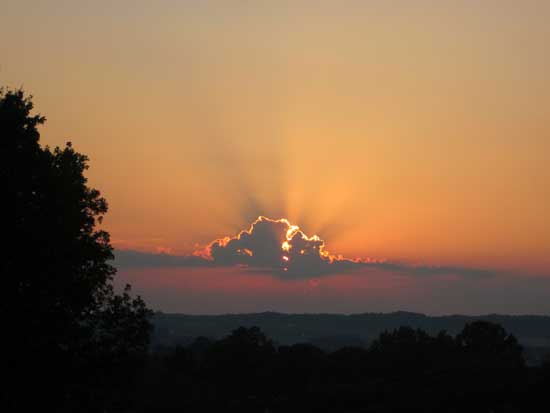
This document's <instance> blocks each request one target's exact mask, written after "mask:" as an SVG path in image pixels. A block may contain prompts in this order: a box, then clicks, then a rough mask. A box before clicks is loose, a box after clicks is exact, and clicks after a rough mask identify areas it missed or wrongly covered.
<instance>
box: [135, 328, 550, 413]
mask: <svg viewBox="0 0 550 413" xmlns="http://www.w3.org/2000/svg"><path fill="white" fill-rule="evenodd" d="M548 384H550V365H548V364H545V365H543V366H540V367H526V366H525V363H524V360H523V357H522V351H521V347H520V346H519V345H518V343H517V340H516V339H515V337H514V336H513V335H510V334H508V333H507V332H506V331H505V330H504V328H503V327H502V326H500V325H498V324H494V323H490V322H486V321H476V322H473V323H469V324H467V325H466V326H465V327H464V329H463V330H462V332H460V333H459V334H458V335H456V336H451V335H449V334H447V333H446V332H444V331H442V332H440V333H439V334H437V335H435V336H432V335H429V334H428V333H426V332H425V331H423V330H420V329H413V328H410V327H400V328H399V329H396V330H393V331H386V332H383V333H382V334H381V335H380V336H379V337H378V339H376V340H375V341H374V342H373V343H372V344H371V345H370V346H369V347H368V348H365V347H347V348H342V349H340V350H337V351H335V352H331V353H326V352H324V351H322V350H321V349H319V348H318V347H315V346H313V345H311V344H294V345H291V346H286V345H283V346H277V345H276V344H275V343H274V342H273V341H272V340H271V339H269V338H268V337H266V335H265V334H263V333H262V332H261V330H260V329H259V328H257V327H252V328H244V327H241V328H239V329H236V330H235V331H233V333H232V334H230V335H229V336H227V337H225V338H223V339H221V340H217V341H214V340H209V339H207V338H204V337H201V338H198V339H196V340H195V341H194V342H193V343H192V344H190V345H188V346H185V347H184V346H178V347H175V348H171V349H168V348H166V349H164V350H163V351H157V352H155V353H153V354H151V355H150V357H149V360H148V361H147V363H146V366H145V368H144V370H143V375H142V380H141V381H140V382H139V384H138V389H137V391H136V398H135V399H133V403H134V404H133V406H132V408H133V409H135V410H136V411H142V412H149V411H201V410H219V411H227V410H234V411H261V412H264V411H271V412H277V411H281V412H282V411H285V412H286V411H327V412H328V411H331V412H332V411H361V412H386V411H387V412H390V411H392V412H393V411H448V412H455V411H457V412H458V411H480V412H481V411H484V412H488V411H494V412H498V411H506V412H508V411H522V412H523V411H529V409H530V408H535V406H537V404H539V405H540V403H542V402H544V401H545V399H546V398H547V397H546V392H547V389H548Z"/></svg>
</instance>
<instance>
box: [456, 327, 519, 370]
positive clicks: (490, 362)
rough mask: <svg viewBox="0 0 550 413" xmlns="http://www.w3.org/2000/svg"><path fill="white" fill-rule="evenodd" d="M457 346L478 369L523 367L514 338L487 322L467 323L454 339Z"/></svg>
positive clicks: (501, 328) (502, 329) (517, 344)
mask: <svg viewBox="0 0 550 413" xmlns="http://www.w3.org/2000/svg"><path fill="white" fill-rule="evenodd" d="M456 341H457V344H458V345H459V346H460V347H461V348H462V349H463V350H464V351H465V353H466V354H467V355H468V356H469V360H470V361H472V362H474V363H475V364H476V365H478V366H479V367H520V366H523V364H524V360H523V356H522V348H521V346H520V345H519V343H518V341H517V339H516V337H514V335H512V334H508V333H507V332H506V330H505V329H504V327H502V326H501V325H500V324H495V323H491V322H489V321H482V320H479V321H474V322H473V323H467V324H466V325H465V326H464V329H463V330H462V332H461V333H460V334H458V335H457V337H456Z"/></svg>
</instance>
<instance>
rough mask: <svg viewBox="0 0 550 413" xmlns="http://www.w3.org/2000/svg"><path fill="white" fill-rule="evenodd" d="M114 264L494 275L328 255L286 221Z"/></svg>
mask: <svg viewBox="0 0 550 413" xmlns="http://www.w3.org/2000/svg"><path fill="white" fill-rule="evenodd" d="M115 257H116V258H115V265H116V266H117V267H119V268H128V267H134V268H135V267H202V266H207V267H227V266H242V267H244V268H246V269H247V270H250V271H253V272H261V273H269V274H272V275H276V276H278V277H280V278H283V279H304V278H315V277H319V276H324V275H331V274H341V273H346V272H358V271H359V272H364V273H368V272H369V271H376V270H378V271H387V272H392V273H397V274H403V275H410V276H419V277H430V276H455V277H459V278H463V279H481V278H490V277H492V276H493V275H495V272H494V271H491V270H486V269H478V268H465V267H455V266H426V265H410V264H406V263H399V262H391V261H385V260H375V259H370V258H354V259H352V258H345V257H342V256H340V255H333V254H331V253H329V252H328V251H327V250H326V248H325V243H324V241H323V240H322V239H321V238H319V237H318V236H317V235H313V236H307V235H306V234H305V233H304V232H303V231H301V230H300V228H299V227H298V226H296V225H292V224H291V223H290V222H289V221H288V220H286V219H270V218H266V217H263V216H260V217H258V219H256V220H255V221H254V222H253V223H252V225H251V226H250V228H249V229H247V230H243V231H241V232H240V233H239V234H237V235H236V236H234V237H225V238H220V239H217V240H214V241H212V242H211V243H210V244H208V245H207V246H206V247H204V248H203V249H200V250H197V251H195V253H194V254H193V255H187V256H176V255H169V254H153V253H145V252H138V251H132V250H117V251H116V252H115Z"/></svg>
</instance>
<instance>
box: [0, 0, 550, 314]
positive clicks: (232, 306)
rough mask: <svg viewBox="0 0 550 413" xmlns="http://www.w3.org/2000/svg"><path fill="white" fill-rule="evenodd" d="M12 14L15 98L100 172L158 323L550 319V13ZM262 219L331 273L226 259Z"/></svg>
mask: <svg viewBox="0 0 550 413" xmlns="http://www.w3.org/2000/svg"><path fill="white" fill-rule="evenodd" d="M1 9H2V10H1V12H0V51H1V55H0V56H1V57H0V85H4V86H8V87H12V88H17V87H23V88H24V89H25V91H26V92H28V93H30V94H32V95H34V103H35V107H36V108H37V111H38V112H40V113H42V114H44V115H45V116H46V117H47V119H48V120H47V122H46V124H45V125H44V127H43V128H42V129H41V132H42V140H41V141H42V143H43V144H44V145H45V144H49V145H51V146H55V145H63V144H64V143H65V142H66V141H69V140H70V141H72V142H73V145H74V146H75V148H76V149H77V150H78V151H80V152H82V153H85V154H87V155H88V156H89V157H90V169H89V171H88V174H87V176H88V177H89V183H90V184H91V186H93V187H96V188H98V189H100V190H101V191H102V193H103V195H104V196H105V197H106V198H107V200H108V202H109V205H110V210H109V213H108V214H107V216H106V219H105V221H104V225H103V226H104V227H105V229H107V230H108V231H109V232H110V233H111V238H112V242H113V245H114V246H115V248H117V250H120V251H123V252H122V254H125V255H124V257H123V258H125V259H124V261H119V269H120V270H119V274H118V276H117V278H118V282H119V283H123V282H130V283H131V284H132V285H133V286H134V291H136V292H138V293H139V294H141V295H143V297H144V298H145V299H146V300H147V301H148V302H149V303H150V305H151V306H152V307H153V308H155V309H159V310H163V311H172V312H175V311H177V312H189V313H229V312H245V311H246V312H248V311H267V310H273V311H286V312H345V313H348V312H369V311H396V310H409V311H419V312H427V313H430V314H448V313H467V314H474V313H475V314H479V313H491V312H500V313H537V314H542V313H549V312H550V167H549V166H550V24H549V21H550V2H549V1H545V0H541V1H535V0H533V1H506V0H500V1H497V0H484V1H479V0H478V1H473V0H472V1H466V0H465V1H450V0H449V1H442V0H439V1H435V0H433V1H420V0H418V1H406V0H402V1H382V0H380V1H344V2H343V1H315V2H314V1H288V2H285V1H269V2H268V1H204V0H200V1H199V0H197V1H168V0H162V1H154V2H151V1H105V2H101V1H95V2H89V1H44V2H42V1H30V2H28V1H21V0H19V1H5V2H2V8H1ZM258 216H265V217H269V218H271V219H274V220H277V219H280V218H286V219H288V221H289V223H290V224H293V225H298V226H299V227H300V230H301V231H303V233H304V236H307V237H311V236H313V235H314V234H316V235H318V236H319V237H320V239H321V240H322V241H320V242H323V241H324V246H323V249H324V250H325V251H327V252H328V254H329V255H327V256H326V257H325V256H318V257H317V255H314V257H315V259H317V258H319V259H320V260H321V261H315V262H318V263H320V264H319V265H318V266H317V267H310V266H309V262H308V264H307V266H306V265H304V266H296V267H295V268H296V270H295V271H294V270H292V268H291V267H289V269H290V270H289V271H286V273H287V274H286V275H285V274H284V273H283V272H281V271H279V269H277V270H274V266H273V265H272V262H271V261H260V260H259V258H258V259H257V260H256V258H254V259H255V260H254V261H251V262H249V261H243V260H241V255H242V254H244V252H243V253H241V252H238V253H237V252H235V251H237V249H235V251H229V250H224V251H223V252H225V253H227V254H226V255H223V259H222V258H219V257H222V255H220V256H219V257H217V256H213V255H212V251H211V249H210V247H209V245H210V246H211V245H212V244H211V243H212V242H213V241H214V240H216V239H221V238H224V237H226V236H227V237H236V236H237V234H238V233H239V232H240V231H243V230H250V229H251V224H252V223H253V222H254V221H255V220H256V219H257V218H258ZM266 222H268V221H266ZM285 225H286V224H285ZM281 228H282V227H281ZM269 231H271V229H270V230H269ZM300 234H301V233H300ZM300 236H301V235H300ZM256 239H258V240H259V241H258V243H257V244H256V243H254V242H256V241H254V242H252V243H251V244H250V245H253V246H257V248H264V247H265V248H267V247H266V245H267V244H265V242H264V241H265V239H264V238H259V237H257V238H256ZM304 239H305V238H304ZM308 239H309V238H308ZM279 241H280V240H279V239H278V238H277V245H279ZM224 242H225V241H224ZM219 245H220V248H224V247H225V244H223V245H222V244H219ZM247 245H249V244H247ZM239 248H241V247H239ZM244 248H245V247H244V246H243V247H242V250H243V251H244ZM246 248H247V249H248V247H246ZM269 248H271V247H269ZM205 251H206V252H205ZM254 251H255V252H256V250H254ZM266 251H268V252H269V254H271V251H272V250H266ZM229 252H231V254H233V253H234V254H241V255H239V258H235V257H236V256H235V255H230V254H229ZM283 252H284V251H279V250H278V249H277V250H273V253H274V254H275V253H276V254H279V253H280V254H281V256H283ZM158 253H163V254H165V255H162V256H157V255H156V254H158ZM166 254H168V255H170V256H177V257H167V256H166ZM193 254H195V255H193ZM201 254H202V255H201ZM199 255H201V257H199ZM121 256H122V255H121ZM266 256H267V255H266ZM276 256H277V255H273V257H276ZM193 257H194V258H193ZM227 257H229V258H227ZM253 257H259V255H258V254H257V253H256V254H255V255H253ZM269 257H271V255H269ZM243 259H248V258H246V257H244V258H243ZM269 259H271V258H269ZM121 260H122V259H121ZM292 260H295V258H294V257H291V261H292ZM203 261H204V262H203ZM312 262H313V261H312ZM344 262H345V263H348V262H349V263H353V265H351V264H350V265H351V266H352V267H353V268H351V269H349V268H347V266H343V265H340V264H341V263H344ZM367 263H369V264H367ZM296 265H297V264H296ZM313 265H317V264H315V263H314V264H313ZM346 265H347V264H346ZM344 267H345V268H344ZM277 268H278V267H277ZM312 268H316V269H317V270H315V269H312ZM319 268H321V269H320V270H319Z"/></svg>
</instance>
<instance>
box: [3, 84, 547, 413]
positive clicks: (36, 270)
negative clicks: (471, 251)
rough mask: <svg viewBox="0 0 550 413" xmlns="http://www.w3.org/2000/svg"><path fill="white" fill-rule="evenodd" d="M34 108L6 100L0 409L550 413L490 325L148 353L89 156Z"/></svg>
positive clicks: (244, 335) (516, 355) (146, 322)
mask: <svg viewBox="0 0 550 413" xmlns="http://www.w3.org/2000/svg"><path fill="white" fill-rule="evenodd" d="M32 109H33V105H32V101H31V99H30V98H28V97H26V96H25V95H24V93H23V92H22V91H20V90H16V91H10V90H8V91H5V90H0V151H1V155H2V163H0V184H1V185H2V188H4V189H5V193H7V194H9V198H8V199H6V200H5V202H2V204H1V205H2V206H3V208H4V210H3V212H5V214H4V215H3V216H5V217H10V218H9V221H8V225H7V226H6V228H7V231H8V233H7V234H6V236H5V237H4V239H5V241H7V243H6V246H5V248H4V250H3V253H2V254H3V255H2V259H1V260H0V270H1V276H2V281H3V284H2V293H3V294H2V300H0V316H1V321H2V328H3V331H4V335H3V337H2V340H0V358H1V372H2V379H3V380H2V385H0V409H1V411H2V412H98V413H99V412H185V411H216V412H225V411H238V412H247V411H250V412H277V411H280V412H286V411H297V412H303V411H326V412H335V411H336V412H340V411H350V412H353V411H356V412H359V411H361V412H394V411H447V412H462V411H468V412H477V411H479V412H514V411H517V412H525V411H545V408H546V404H547V400H548V396H547V391H548V389H549V388H550V386H549V385H550V364H548V363H546V364H542V365H539V366H536V367H535V366H532V367H528V366H526V365H525V362H524V358H523V353H522V351H521V347H520V346H519V344H518V342H517V340H516V338H515V337H514V336H513V335H510V334H508V333H507V332H506V331H505V329H504V328H503V327H501V326H500V325H499V324H496V323H492V322H489V321H486V320H485V321H476V322H471V323H468V324H466V326H465V327H464V328H463V329H462V331H461V332H460V333H458V334H457V335H456V336H452V335H449V334H447V333H445V332H439V333H437V334H432V333H427V332H425V331H424V330H421V329H413V328H410V327H401V328H398V329H395V330H392V331H390V332H387V331H386V332H383V333H382V334H380V335H379V337H378V338H377V339H376V340H374V341H372V342H371V344H370V346H369V347H368V348H365V347H362V346H355V347H353V346H348V347H344V348H340V349H339V350H337V351H333V352H326V351H323V350H322V349H320V348H319V347H316V346H314V345H312V344H293V345H275V344H274V342H273V341H272V340H271V339H269V338H268V337H267V336H266V335H264V334H263V333H262V332H261V330H260V329H259V328H257V327H249V328H245V327H242V328H238V329H236V330H235V331H233V333H231V334H230V335H228V336H227V337H225V338H222V339H220V340H211V339H207V338H198V339H196V340H193V341H192V342H191V343H190V344H189V345H186V346H176V347H164V348H163V347H161V346H157V347H156V350H155V351H151V348H152V347H151V346H150V338H151V331H152V328H153V325H152V322H151V320H152V316H153V313H152V312H151V311H150V310H149V309H148V308H147V306H146V304H145V302H144V301H143V300H142V299H141V298H139V297H133V296H131V294H130V288H129V286H128V287H127V288H126V289H124V291H122V292H117V291H115V289H114V287H113V277H114V275H115V273H116V270H115V268H114V267H113V266H111V265H110V264H109V261H110V260H112V259H113V249H112V246H111V244H110V241H109V234H108V233H106V232H105V231H102V230H101V229H100V228H99V227H98V224H99V223H100V222H101V219H102V218H103V216H104V214H105V213H106V212H107V202H106V201H105V199H104V198H102V197H101V196H100V193H99V191H97V190H95V189H93V188H89V187H88V186H87V181H86V178H85V177H84V171H85V170H86V168H87V166H88V164H87V162H88V159H87V158H86V156H85V155H82V154H80V153H78V152H76V151H75V150H74V149H73V147H72V145H71V144H70V143H69V144H67V145H66V146H65V147H64V148H54V149H50V148H48V147H42V146H41V145H40V143H39V138H40V135H39V133H38V129H37V128H38V126H39V125H40V124H42V123H43V122H44V121H45V118H43V117H41V116H39V115H33V114H32V113H31V112H32ZM13 205H14V206H15V210H14V208H13ZM541 334H542V333H541ZM542 335H543V336H544V334H542Z"/></svg>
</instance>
